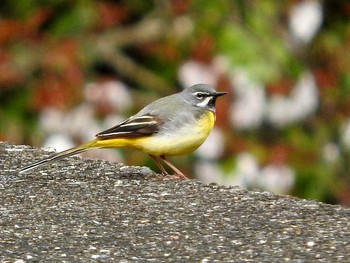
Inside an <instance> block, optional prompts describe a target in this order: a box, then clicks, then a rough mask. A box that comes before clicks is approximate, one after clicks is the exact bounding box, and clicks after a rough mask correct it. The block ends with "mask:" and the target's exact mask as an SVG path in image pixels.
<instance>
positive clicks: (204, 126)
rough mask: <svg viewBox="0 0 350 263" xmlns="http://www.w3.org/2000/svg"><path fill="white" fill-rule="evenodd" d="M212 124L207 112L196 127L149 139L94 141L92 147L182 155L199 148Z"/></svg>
mask: <svg viewBox="0 0 350 263" xmlns="http://www.w3.org/2000/svg"><path fill="white" fill-rule="evenodd" d="M214 123H215V114H214V113H213V112H211V111H208V112H206V113H205V114H203V115H202V117H201V119H200V120H199V121H198V122H197V124H196V125H190V124H187V125H183V126H182V127H178V129H177V130H173V131H170V132H167V134H155V135H154V136H149V137H141V138H127V139H121V138H119V139H110V140H95V141H94V143H93V144H94V145H93V147H97V148H121V147H123V148H134V149H139V150H141V151H143V152H145V153H148V154H151V155H154V156H161V155H165V156H175V155H183V154H187V153H190V152H193V151H194V150H196V149H197V148H198V147H199V146H201V144H202V143H203V142H204V141H205V140H206V138H207V137H208V135H209V133H210V132H211V130H212V129H213V127H214ZM91 146H92V145H91Z"/></svg>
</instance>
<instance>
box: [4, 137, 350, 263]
mask: <svg viewBox="0 0 350 263" xmlns="http://www.w3.org/2000/svg"><path fill="white" fill-rule="evenodd" d="M49 154H50V153H49V152H47V151H43V150H39V149H33V148H30V147H27V146H16V145H13V144H9V143H0V156H1V158H0V262H16V263H20V262H52V261H55V262H124V263H126V262H350V209H349V208H345V207H340V206H333V205H327V204H323V203H320V202H316V201H307V200H301V199H297V198H293V197H290V196H278V195H274V194H272V193H268V192H259V191H247V190H244V189H241V188H239V187H235V186H232V187H223V186H217V185H215V184H212V185H204V184H202V183H200V182H197V181H195V180H164V179H161V178H160V177H159V176H157V175H155V174H154V173H153V172H152V171H151V170H150V169H149V168H147V167H129V166H124V165H122V164H111V163H108V162H106V161H102V160H90V159H81V158H79V157H73V158H67V159H64V160H63V161H60V162H58V163H56V164H51V165H49V166H46V167H44V168H42V169H40V170H36V171H32V172H30V173H28V174H24V175H19V174H18V173H17V171H16V170H17V167H20V166H22V165H25V164H28V163H29V162H31V161H34V160H39V159H42V158H43V157H45V156H48V155H49Z"/></svg>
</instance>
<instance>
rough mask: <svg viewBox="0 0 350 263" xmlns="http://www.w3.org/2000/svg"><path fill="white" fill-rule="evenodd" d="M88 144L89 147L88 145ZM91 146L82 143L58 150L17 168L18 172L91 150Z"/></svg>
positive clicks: (24, 171)
mask: <svg viewBox="0 0 350 263" xmlns="http://www.w3.org/2000/svg"><path fill="white" fill-rule="evenodd" d="M89 146H90V147H89ZM92 148H94V147H93V146H91V144H83V145H81V146H78V147H74V148H71V149H68V150H65V151H63V152H59V153H57V154H54V155H52V156H50V157H48V158H46V159H44V160H41V161H38V162H36V163H33V164H30V165H28V166H25V167H23V168H21V169H20V170H19V173H20V174H21V173H26V172H28V171H30V170H33V169H36V168H38V167H40V166H42V165H46V164H49V163H51V162H54V161H57V160H59V159H62V158H65V157H69V156H72V155H76V154H78V153H82V152H86V151H88V150H91V149H92Z"/></svg>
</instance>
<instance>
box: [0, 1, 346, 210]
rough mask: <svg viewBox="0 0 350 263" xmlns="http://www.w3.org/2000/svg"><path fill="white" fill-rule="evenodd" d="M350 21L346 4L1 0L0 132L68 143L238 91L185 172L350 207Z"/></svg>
mask: <svg viewBox="0 0 350 263" xmlns="http://www.w3.org/2000/svg"><path fill="white" fill-rule="evenodd" d="M349 18H350V2H349V1H342V0H332V1H331V0H324V1H317V0H284V1H259V0H217V1H207V0H154V1H142V0H124V1H123V0H119V1H103V0H101V1H92V0H80V1H79V0H76V1H72V0H45V1H43V0H16V1H13V0H2V1H1V4H0V140H2V141H11V142H15V143H17V144H28V145H33V146H38V147H53V148H55V149H56V150H59V151H60V150H64V149H66V148H69V147H72V146H75V145H77V144H80V143H82V142H86V141H88V140H91V139H93V138H94V136H95V134H96V133H97V132H99V131H102V130H104V129H107V128H109V127H111V126H113V125H115V124H117V123H118V122H119V121H121V120H123V119H124V118H126V117H129V116H130V115H131V114H134V113H136V112H137V111H138V110H140V109H141V108H142V107H143V106H145V105H146V104H148V103H150V102H151V101H153V100H155V99H157V98H159V97H162V96H165V95H169V94H172V93H174V92H178V91H180V90H181V89H183V88H185V87H188V86H190V85H192V84H195V83H207V84H211V85H213V86H214V87H216V89H217V90H220V91H228V92H229V95H226V96H225V97H222V98H220V99H219V100H218V109H217V124H216V128H215V129H214V131H213V132H212V134H211V135H210V137H209V139H208V140H207V141H206V143H205V144H204V145H203V146H202V147H201V148H200V149H198V150H197V151H196V152H195V153H194V154H191V155H188V156H183V157H177V158H172V161H173V162H174V163H175V164H176V165H177V166H178V167H180V169H182V170H183V171H184V172H185V173H186V174H188V175H191V176H192V177H193V178H197V179H199V180H201V181H203V182H205V183H210V182H216V183H218V184H221V185H240V186H242V187H245V188H248V189H254V188H259V189H263V190H267V191H272V192H274V193H278V194H291V195H294V196H298V197H302V198H308V199H317V200H320V201H324V202H327V203H339V204H343V205H350V53H349V49H350V22H349V21H350V19H349ZM87 156H88V157H96V158H104V159H107V160H109V161H112V162H124V163H126V164H129V165H147V166H150V167H152V169H154V170H156V171H158V170H157V168H156V167H155V165H154V164H153V163H152V161H151V160H150V158H148V157H147V155H145V154H143V153H140V152H137V151H132V150H96V151H92V152H89V153H87Z"/></svg>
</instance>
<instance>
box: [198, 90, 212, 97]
mask: <svg viewBox="0 0 350 263" xmlns="http://www.w3.org/2000/svg"><path fill="white" fill-rule="evenodd" d="M199 93H200V94H202V95H204V96H206V97H209V96H211V94H210V93H208V92H203V91H197V92H195V93H194V94H196V95H197V94H199Z"/></svg>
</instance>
